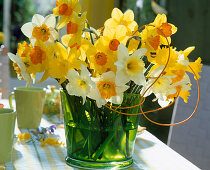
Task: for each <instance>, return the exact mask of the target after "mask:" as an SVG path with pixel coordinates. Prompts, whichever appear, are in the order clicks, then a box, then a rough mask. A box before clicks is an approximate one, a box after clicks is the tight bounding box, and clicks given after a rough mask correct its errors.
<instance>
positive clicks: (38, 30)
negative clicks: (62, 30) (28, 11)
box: [21, 14, 58, 45]
mask: <svg viewBox="0 0 210 170" xmlns="http://www.w3.org/2000/svg"><path fill="white" fill-rule="evenodd" d="M55 23H56V20H55V16H54V15H53V14H50V15H48V16H46V17H45V18H44V17H43V16H41V15H39V14H35V15H34V16H33V18H32V22H28V23H26V24H24V25H23V26H22V27H21V30H22V32H23V34H24V35H25V36H26V37H28V38H30V41H31V43H32V45H34V44H35V42H36V40H40V41H42V42H44V43H46V44H52V43H54V41H55V40H57V39H58V32H57V31H56V30H55V29H54V28H55Z"/></svg>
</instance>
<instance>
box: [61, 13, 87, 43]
mask: <svg viewBox="0 0 210 170" xmlns="http://www.w3.org/2000/svg"><path fill="white" fill-rule="evenodd" d="M85 20H86V12H84V13H83V14H82V15H81V16H80V17H79V16H78V15H77V16H75V17H74V18H73V19H72V20H71V21H70V22H69V23H68V24H67V34H66V35H64V36H63V37H62V38H61V40H62V43H63V44H64V45H65V46H67V47H71V46H73V45H81V41H82V31H83V28H84V27H85Z"/></svg>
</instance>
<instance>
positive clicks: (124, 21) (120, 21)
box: [104, 8, 137, 32]
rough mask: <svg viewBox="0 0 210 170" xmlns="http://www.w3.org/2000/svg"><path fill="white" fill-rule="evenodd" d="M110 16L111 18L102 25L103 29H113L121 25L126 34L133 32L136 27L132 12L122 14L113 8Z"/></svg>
mask: <svg viewBox="0 0 210 170" xmlns="http://www.w3.org/2000/svg"><path fill="white" fill-rule="evenodd" d="M111 16H112V17H111V18H110V19H108V20H107V21H106V22H105V23H104V25H105V27H112V28H114V29H115V28H116V27H117V26H118V25H123V26H124V27H125V28H126V29H127V31H128V32H132V31H134V30H135V29H136V27H137V23H136V22H135V21H134V13H133V11H132V10H128V11H127V12H125V13H124V14H123V13H122V11H120V10H119V9H118V8H114V9H113V10H112V14H111Z"/></svg>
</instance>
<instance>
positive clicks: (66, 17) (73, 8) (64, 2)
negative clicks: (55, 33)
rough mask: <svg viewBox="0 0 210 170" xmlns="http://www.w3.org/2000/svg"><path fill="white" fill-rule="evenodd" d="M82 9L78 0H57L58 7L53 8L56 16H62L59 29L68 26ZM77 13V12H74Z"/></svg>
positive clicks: (58, 25)
mask: <svg viewBox="0 0 210 170" xmlns="http://www.w3.org/2000/svg"><path fill="white" fill-rule="evenodd" d="M80 11H81V6H80V4H79V1H78V0H57V1H56V8H54V9H53V13H54V15H55V16H60V17H61V18H60V19H59V21H58V24H57V29H61V28H63V27H64V26H66V25H67V24H68V23H69V22H70V21H71V20H72V18H73V16H75V15H78V14H79V13H80ZM74 13H75V14H74Z"/></svg>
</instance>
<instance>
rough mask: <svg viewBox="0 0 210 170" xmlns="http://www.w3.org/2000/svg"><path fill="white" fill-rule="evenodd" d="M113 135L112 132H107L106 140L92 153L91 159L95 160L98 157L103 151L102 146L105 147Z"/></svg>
mask: <svg viewBox="0 0 210 170" xmlns="http://www.w3.org/2000/svg"><path fill="white" fill-rule="evenodd" d="M113 137H114V132H111V133H110V134H109V136H108V137H107V138H106V140H105V141H104V143H102V144H101V145H100V146H99V147H98V149H97V150H96V152H95V153H94V154H93V155H92V157H93V160H95V161H96V160H97V159H98V158H99V156H100V155H101V154H102V153H103V151H104V148H105V147H106V145H107V144H108V143H109V142H110V141H111V140H112V138H113Z"/></svg>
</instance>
